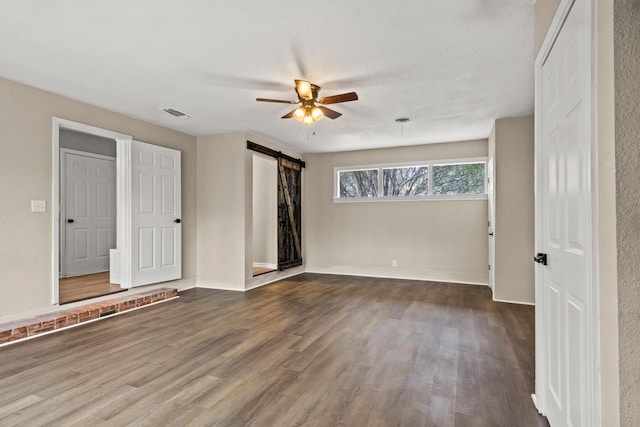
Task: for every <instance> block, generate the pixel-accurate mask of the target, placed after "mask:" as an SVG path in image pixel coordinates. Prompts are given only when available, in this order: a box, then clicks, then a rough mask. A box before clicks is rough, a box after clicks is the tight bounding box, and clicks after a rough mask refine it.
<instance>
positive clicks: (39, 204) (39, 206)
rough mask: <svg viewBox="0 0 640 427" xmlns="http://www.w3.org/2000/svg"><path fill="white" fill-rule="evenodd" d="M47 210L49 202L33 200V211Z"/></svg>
mask: <svg viewBox="0 0 640 427" xmlns="http://www.w3.org/2000/svg"><path fill="white" fill-rule="evenodd" d="M46 211H47V202H46V201H44V200H32V201H31V212H46Z"/></svg>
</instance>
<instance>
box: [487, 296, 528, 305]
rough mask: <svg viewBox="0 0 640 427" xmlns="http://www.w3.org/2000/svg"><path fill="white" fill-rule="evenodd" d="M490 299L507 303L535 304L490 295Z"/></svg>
mask: <svg viewBox="0 0 640 427" xmlns="http://www.w3.org/2000/svg"><path fill="white" fill-rule="evenodd" d="M492 299H493V300H494V301H495V302H506V303H507V304H520V305H536V304H535V303H533V302H528V301H527V302H524V301H511V300H508V299H500V298H495V297H492Z"/></svg>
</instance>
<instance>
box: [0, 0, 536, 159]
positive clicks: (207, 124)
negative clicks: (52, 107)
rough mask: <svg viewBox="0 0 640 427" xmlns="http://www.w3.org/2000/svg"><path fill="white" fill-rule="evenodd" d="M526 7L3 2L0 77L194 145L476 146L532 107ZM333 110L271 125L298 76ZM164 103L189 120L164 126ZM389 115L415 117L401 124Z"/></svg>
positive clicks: (437, 1)
mask: <svg viewBox="0 0 640 427" xmlns="http://www.w3.org/2000/svg"><path fill="white" fill-rule="evenodd" d="M532 3H533V2H532V0H403V1H371V0H368V1H366V0H348V1H344V0H295V1H293V0H244V1H242V0H192V1H166V0H138V1H132V0H126V1H125V0H109V1H87V0H21V1H16V0H0V76H2V77H5V78H8V79H11V80H16V81H19V82H22V83H26V84H28V85H31V86H35V87H38V88H42V89H45V90H48V91H51V92H55V93H58V94H61V95H64V96H67V97H70V98H73V99H77V100H80V101H84V102H87V103H89V104H93V105H97V106H100V107H103V108H106V109H109V110H113V111H118V112H121V113H124V114H126V115H128V116H132V117H136V118H139V119H142V120H146V121H149V122H152V123H156V124H159V125H162V126H166V127H168V128H172V129H176V130H179V131H182V132H185V133H188V134H191V135H210V134H217V133H224V132H230V131H249V132H253V133H256V134H258V135H261V136H264V137H267V138H269V139H272V140H275V141H278V142H281V143H284V144H285V145H287V146H290V147H292V148H295V149H297V150H299V151H302V152H326V151H342V150H353V149H361V148H374V147H389V146H399V145H413V144H422V143H430V142H443V141H455V140H466V139H475V138H486V137H487V136H488V134H489V132H490V129H491V125H492V123H493V120H494V119H496V118H500V117H509V116H517V115H522V114H528V113H531V112H532V111H533V13H534V12H533V4H532ZM300 78H301V79H306V80H309V81H311V82H313V83H316V84H317V85H319V86H321V87H322V90H321V92H320V95H321V96H330V95H335V94H339V93H343V92H349V91H352V90H353V91H356V92H357V93H358V95H359V97H360V100H359V101H356V102H350V103H344V104H335V105H333V106H332V108H333V109H335V110H336V111H339V112H341V113H343V116H342V117H340V118H338V119H336V120H330V119H328V118H324V119H323V120H322V121H320V122H318V123H317V124H315V125H314V126H312V127H308V126H304V125H302V124H301V123H299V122H296V121H295V120H293V119H289V120H281V119H280V117H281V116H282V115H283V114H285V113H287V112H288V111H289V110H291V106H289V105H285V104H268V103H258V102H256V101H255V98H256V97H265V98H280V99H296V96H295V92H294V89H293V88H294V83H293V80H294V79H300ZM160 107H173V108H176V109H178V110H181V111H184V112H186V113H188V114H190V115H192V116H193V117H191V118H175V117H173V116H170V115H168V114H167V113H165V112H162V111H159V110H158V109H159V108H160ZM398 117H411V118H412V121H411V122H410V123H409V124H407V125H405V126H404V132H403V133H404V135H402V134H401V133H402V129H401V126H400V125H399V124H397V123H395V119H396V118H398Z"/></svg>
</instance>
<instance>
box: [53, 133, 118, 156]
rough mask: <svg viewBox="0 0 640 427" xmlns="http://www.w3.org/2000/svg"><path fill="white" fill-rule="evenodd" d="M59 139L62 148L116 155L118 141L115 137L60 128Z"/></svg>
mask: <svg viewBox="0 0 640 427" xmlns="http://www.w3.org/2000/svg"><path fill="white" fill-rule="evenodd" d="M58 141H59V143H60V148H70V149H72V150H78V151H84V152H87V153H94V154H101V155H103V156H111V157H116V142H115V141H114V140H113V139H108V138H103V137H101V136H97V135H89V134H86V133H80V132H75V131H72V130H68V129H60V136H59V139H58Z"/></svg>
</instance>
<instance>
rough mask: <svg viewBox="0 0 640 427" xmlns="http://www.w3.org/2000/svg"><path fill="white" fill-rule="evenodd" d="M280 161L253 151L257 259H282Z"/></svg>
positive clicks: (273, 261)
mask: <svg viewBox="0 0 640 427" xmlns="http://www.w3.org/2000/svg"><path fill="white" fill-rule="evenodd" d="M277 173H278V162H277V160H276V159H274V158H272V157H265V156H263V155H261V154H258V153H255V154H254V155H253V233H252V235H253V263H254V264H256V263H258V264H268V265H276V264H277V263H278V176H277Z"/></svg>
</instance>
